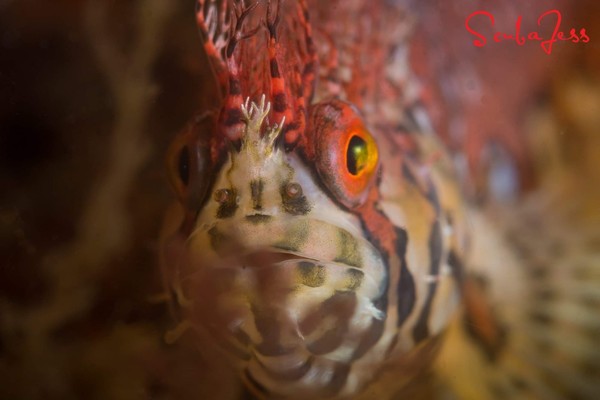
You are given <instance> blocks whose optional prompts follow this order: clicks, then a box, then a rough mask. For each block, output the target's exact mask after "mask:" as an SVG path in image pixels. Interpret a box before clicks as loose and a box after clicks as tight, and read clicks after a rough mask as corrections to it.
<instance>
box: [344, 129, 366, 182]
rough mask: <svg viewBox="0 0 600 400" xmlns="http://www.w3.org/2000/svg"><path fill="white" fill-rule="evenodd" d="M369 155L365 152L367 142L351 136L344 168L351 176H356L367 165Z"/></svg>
mask: <svg viewBox="0 0 600 400" xmlns="http://www.w3.org/2000/svg"><path fill="white" fill-rule="evenodd" d="M368 158H369V153H368V150H367V142H365V141H364V140H363V139H362V138H360V137H358V136H353V137H352V138H351V139H350V143H348V150H347V154H346V167H347V168H348V172H350V173H351V174H352V175H358V173H359V172H360V171H362V170H363V168H364V167H365V166H366V165H367V160H368Z"/></svg>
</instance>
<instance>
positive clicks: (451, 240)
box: [163, 0, 504, 399]
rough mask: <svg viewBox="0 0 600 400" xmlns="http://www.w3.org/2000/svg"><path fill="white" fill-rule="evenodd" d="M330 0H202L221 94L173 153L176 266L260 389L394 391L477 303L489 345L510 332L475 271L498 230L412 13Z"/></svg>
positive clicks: (214, 338)
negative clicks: (426, 88) (422, 51)
mask: <svg viewBox="0 0 600 400" xmlns="http://www.w3.org/2000/svg"><path fill="white" fill-rule="evenodd" d="M312 3H313V2H307V1H304V0H300V1H265V2H258V3H252V4H251V3H246V2H244V1H223V2H218V1H210V0H198V1H197V6H196V17H197V20H198V25H199V28H200V31H201V36H202V38H203V40H204V48H205V51H206V53H207V55H208V58H209V60H210V65H211V67H212V71H213V73H214V79H215V81H216V82H217V84H218V87H219V95H220V96H219V98H218V99H217V101H216V102H215V104H216V105H215V108H214V109H211V110H204V111H203V113H202V114H200V115H199V116H198V117H197V118H195V119H194V120H193V121H192V122H191V123H190V124H189V125H188V127H187V128H186V129H185V130H184V131H183V132H182V133H181V134H180V135H179V136H178V137H177V138H175V140H174V142H173V145H172V146H171V150H170V152H169V154H170V155H169V161H168V163H169V168H170V171H171V181H172V184H173V186H174V188H175V191H176V193H177V195H178V197H179V206H178V210H179V211H178V218H177V219H176V222H173V221H171V222H170V228H169V229H167V231H168V233H167V234H166V235H165V239H164V241H163V243H164V245H163V266H164V268H163V269H164V275H165V279H166V282H167V285H168V288H169V289H170V291H171V293H172V297H173V300H174V304H175V308H176V309H177V312H178V314H179V315H180V316H181V318H182V319H183V320H185V321H187V323H188V325H190V326H191V327H192V328H193V329H194V330H195V331H196V332H197V333H198V335H199V336H201V337H203V338H205V340H206V342H203V343H211V344H214V345H215V346H218V347H219V348H220V349H223V351H224V354H227V357H231V362H232V364H234V365H236V368H237V369H238V371H239V376H240V377H241V379H242V380H243V381H244V383H245V385H246V387H248V388H249V390H250V391H251V392H252V393H253V394H254V395H255V396H257V397H260V398H271V397H272V398H308V397H312V398H323V399H334V398H359V397H358V396H363V398H374V397H373V396H375V397H376V398H386V397H387V398H393V397H394V396H399V395H400V394H401V393H402V390H404V388H406V387H408V386H410V383H411V382H412V381H419V380H420V379H421V378H420V376H421V374H422V373H425V371H426V370H427V369H428V368H431V366H432V365H433V364H434V361H433V360H434V359H436V357H438V354H439V349H440V347H443V345H444V342H445V339H446V338H445V336H452V334H446V333H445V332H447V331H448V327H449V326H451V324H456V322H453V321H457V320H460V318H461V317H460V316H461V315H463V314H461V312H460V311H459V305H460V304H461V302H462V303H463V305H465V307H464V309H466V314H467V317H466V318H467V319H468V318H471V319H470V321H471V322H474V325H475V326H476V328H475V329H474V332H471V333H470V334H471V335H472V336H474V337H477V338H479V339H480V340H479V341H480V342H481V346H479V345H477V346H475V347H476V348H477V349H479V347H482V348H484V349H486V348H487V350H488V352H489V353H490V354H493V353H494V352H495V351H496V350H497V348H498V347H499V346H501V345H502V343H504V336H503V330H502V329H501V327H500V326H499V324H498V323H497V321H496V320H495V316H494V312H493V311H492V309H491V308H489V307H488V306H487V303H486V300H485V298H484V296H483V292H484V290H483V289H482V288H481V287H480V286H478V285H477V284H475V283H473V282H472V281H471V280H469V279H468V278H467V270H466V266H467V265H468V264H469V263H471V262H472V259H473V258H472V256H471V254H472V253H473V249H472V248H473V242H475V243H476V244H477V245H479V242H480V241H479V240H477V241H474V240H473V235H472V234H471V233H470V231H469V225H468V224H467V218H468V208H469V207H468V206H467V205H466V203H465V201H464V200H463V197H462V195H461V192H460V188H459V187H460V184H459V182H458V179H457V174H456V172H455V170H454V166H453V163H452V160H451V159H450V157H449V155H448V154H447V152H446V151H445V150H444V148H443V146H442V144H441V142H440V141H439V139H438V138H436V135H435V129H434V125H435V124H434V123H433V122H431V120H430V119H429V117H428V113H427V110H426V108H425V107H424V106H422V105H421V102H420V99H421V97H422V94H423V91H422V88H421V87H419V85H418V79H417V78H416V76H415V75H414V72H413V71H412V69H411V64H410V59H409V56H408V55H409V53H410V51H409V41H408V40H407V35H409V31H410V29H409V27H410V26H411V20H410V18H409V16H408V14H406V13H405V12H404V10H403V8H402V7H400V6H398V5H394V4H392V3H391V2H374V3H371V2H358V1H349V2H345V3H344V4H343V7H339V6H340V4H338V3H335V4H337V6H338V7H331V8H327V7H323V6H320V7H318V6H317V5H315V4H312ZM313 11H314V13H313ZM336 15H338V16H339V21H336ZM352 15H354V16H356V17H357V18H356V19H353V18H351V16H352ZM311 21H315V22H311ZM350 21H353V22H352V23H351V25H352V26H349V24H350ZM315 28H319V29H315ZM493 243H497V241H493ZM492 247H493V246H492ZM452 331H456V330H452ZM466 335H468V334H466ZM463 336H464V335H463ZM458 342H459V341H458V340H457V343H458ZM203 345H204V344H203ZM207 345H208V344H207ZM486 346H487V347H486ZM440 357H441V358H440V359H441V360H445V362H447V363H449V364H451V363H452V362H454V361H453V360H454V359H455V358H454V356H453V355H452V354H449V353H448V351H444V350H442V352H441V356H440ZM394 371H396V372H394ZM446 372H447V371H446ZM441 375H442V376H443V375H444V374H443V371H442V373H441ZM386 377H387V378H386ZM390 377H391V378H390ZM382 382H383V383H382Z"/></svg>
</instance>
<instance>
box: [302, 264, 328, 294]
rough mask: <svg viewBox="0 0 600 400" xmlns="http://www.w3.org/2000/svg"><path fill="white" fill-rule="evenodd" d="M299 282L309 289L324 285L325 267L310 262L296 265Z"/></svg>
mask: <svg viewBox="0 0 600 400" xmlns="http://www.w3.org/2000/svg"><path fill="white" fill-rule="evenodd" d="M298 273H299V274H300V282H301V283H302V284H303V285H305V286H309V287H313V288H314V287H320V286H323V284H324V283H325V277H326V273H325V267H324V266H322V265H316V264H313V263H310V262H306V261H302V262H300V263H299V264H298Z"/></svg>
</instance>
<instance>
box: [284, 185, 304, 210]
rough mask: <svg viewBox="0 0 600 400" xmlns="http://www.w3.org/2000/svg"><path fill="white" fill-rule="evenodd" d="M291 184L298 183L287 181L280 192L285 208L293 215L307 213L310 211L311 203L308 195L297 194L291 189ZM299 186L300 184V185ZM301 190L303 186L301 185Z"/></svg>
mask: <svg viewBox="0 0 600 400" xmlns="http://www.w3.org/2000/svg"><path fill="white" fill-rule="evenodd" d="M290 185H297V184H295V183H285V184H283V185H282V186H281V189H280V194H281V201H282V203H283V204H282V205H283V210H284V211H285V212H287V213H288V214H292V215H306V214H308V213H309V212H310V209H311V207H310V204H309V203H308V200H306V196H304V195H303V194H302V192H301V191H300V194H299V195H298V194H295V193H292V192H291V191H290ZM298 186H299V185H298ZM300 190H301V187H300Z"/></svg>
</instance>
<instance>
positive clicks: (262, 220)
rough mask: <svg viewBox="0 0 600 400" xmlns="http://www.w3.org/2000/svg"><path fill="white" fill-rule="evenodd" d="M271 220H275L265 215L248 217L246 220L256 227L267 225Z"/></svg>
mask: <svg viewBox="0 0 600 400" xmlns="http://www.w3.org/2000/svg"><path fill="white" fill-rule="evenodd" d="M271 219H273V217H271V216H270V215H265V214H252V215H246V220H247V221H248V222H250V223H252V224H255V225H258V224H266V223H267V222H269V221H271Z"/></svg>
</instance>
